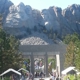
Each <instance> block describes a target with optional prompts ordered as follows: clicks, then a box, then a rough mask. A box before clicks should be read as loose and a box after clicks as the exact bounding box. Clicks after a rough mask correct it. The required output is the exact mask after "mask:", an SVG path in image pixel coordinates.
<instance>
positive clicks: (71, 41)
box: [64, 33, 80, 70]
mask: <svg viewBox="0 0 80 80" xmlns="http://www.w3.org/2000/svg"><path fill="white" fill-rule="evenodd" d="M64 42H65V43H66V44H67V53H66V55H65V67H69V66H75V67H76V68H77V69H79V70H80V36H79V35H78V34H77V33H74V34H72V35H67V36H65V39H64Z"/></svg>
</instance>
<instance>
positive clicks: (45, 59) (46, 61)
mask: <svg viewBox="0 0 80 80" xmlns="http://www.w3.org/2000/svg"><path fill="white" fill-rule="evenodd" d="M44 72H45V76H46V77H48V76H49V73H48V55H47V53H45V55H44Z"/></svg>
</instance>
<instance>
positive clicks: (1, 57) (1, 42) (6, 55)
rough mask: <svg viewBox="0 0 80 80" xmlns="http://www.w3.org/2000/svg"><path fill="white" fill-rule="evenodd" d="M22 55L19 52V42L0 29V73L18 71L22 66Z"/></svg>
mask: <svg viewBox="0 0 80 80" xmlns="http://www.w3.org/2000/svg"><path fill="white" fill-rule="evenodd" d="M22 62H23V59H22V54H21V53H20V52H19V40H17V39H16V38H15V37H14V36H10V35H7V34H6V32H5V31H4V30H3V29H2V25H1V28H0V73H2V72H3V71H5V70H6V69H8V68H14V69H18V68H19V67H20V65H21V64H22Z"/></svg>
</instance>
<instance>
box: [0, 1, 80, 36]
mask: <svg viewBox="0 0 80 80" xmlns="http://www.w3.org/2000/svg"><path fill="white" fill-rule="evenodd" d="M3 5H4V6H3ZM0 13H4V15H3V17H4V20H3V27H4V28H5V29H6V31H7V32H9V33H12V34H13V35H22V36H23V35H26V28H30V29H33V28H34V26H36V27H37V28H38V29H40V28H41V26H45V27H46V29H47V30H50V29H53V31H54V32H57V34H58V35H59V36H64V35H66V34H71V33H74V32H77V33H79V34H80V5H77V4H73V5H71V6H68V7H67V8H66V9H64V10H62V9H61V8H59V7H55V6H52V7H49V9H43V10H42V11H39V10H36V9H33V8H31V6H29V5H24V4H23V3H20V4H19V5H17V6H15V5H13V3H12V2H11V1H9V0H0ZM13 30H15V31H13Z"/></svg>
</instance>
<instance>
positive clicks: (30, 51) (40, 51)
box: [19, 44, 66, 77]
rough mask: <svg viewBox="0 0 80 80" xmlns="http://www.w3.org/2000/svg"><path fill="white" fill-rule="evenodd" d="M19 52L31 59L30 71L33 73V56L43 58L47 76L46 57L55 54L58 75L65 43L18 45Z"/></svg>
mask: <svg viewBox="0 0 80 80" xmlns="http://www.w3.org/2000/svg"><path fill="white" fill-rule="evenodd" d="M19 50H20V52H22V55H23V56H24V57H26V58H27V57H30V59H31V73H32V74H34V71H35V70H34V58H35V57H37V56H38V57H41V58H42V57H43V58H44V62H45V63H44V72H45V76H46V77H48V75H49V73H48V57H50V56H54V55H56V69H57V71H58V74H59V76H60V74H61V71H62V70H63V69H64V56H65V53H66V45H65V44H53V45H20V46H19Z"/></svg>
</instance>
